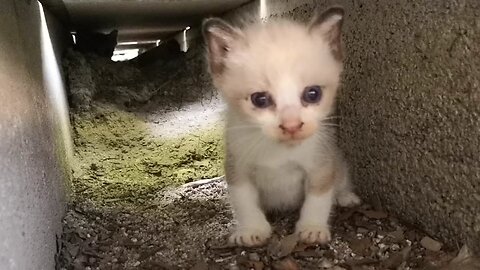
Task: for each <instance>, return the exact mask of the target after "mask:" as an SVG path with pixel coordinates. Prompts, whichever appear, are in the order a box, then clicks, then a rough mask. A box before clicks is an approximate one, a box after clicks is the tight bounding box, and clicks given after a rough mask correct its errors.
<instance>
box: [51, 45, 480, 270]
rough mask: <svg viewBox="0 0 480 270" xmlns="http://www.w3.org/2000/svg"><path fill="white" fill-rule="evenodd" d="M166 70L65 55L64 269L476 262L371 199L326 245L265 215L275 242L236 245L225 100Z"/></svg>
mask: <svg viewBox="0 0 480 270" xmlns="http://www.w3.org/2000/svg"><path fill="white" fill-rule="evenodd" d="M189 57H191V58H190V60H192V58H194V60H195V59H196V58H195V57H198V56H196V55H193V56H189ZM170 65H171V66H170V67H168V66H162V67H155V69H159V71H158V72H156V70H152V69H150V70H142V69H140V68H137V67H135V66H133V65H131V64H129V63H111V62H110V61H109V60H107V59H100V58H96V57H93V56H85V55H81V54H78V53H75V52H70V53H69V55H68V56H67V58H66V60H65V70H66V73H67V77H68V82H69V86H70V104H71V106H72V123H73V135H74V141H75V147H76V149H75V151H76V154H75V160H76V164H74V169H73V179H72V196H71V199H72V200H71V203H70V205H69V209H68V213H67V215H66V217H65V219H64V232H63V235H62V238H61V239H60V240H59V254H58V256H57V262H58V263H57V269H68V270H70V269H75V270H76V269H99V270H104V269H196V270H204V269H205V270H206V269H232V270H233V269H255V270H262V269H265V270H266V269H279V270H295V269H334V270H342V269H352V270H360V269H405V270H406V269H459V270H460V269H480V262H478V261H476V260H475V259H474V258H473V257H472V255H471V254H470V251H469V250H468V248H467V247H463V248H462V249H461V250H460V251H458V249H460V247H458V249H457V250H453V249H449V248H447V247H444V246H443V245H442V244H441V243H440V242H438V241H436V240H434V239H432V238H434V236H427V235H425V234H424V233H422V232H421V231H419V230H416V229H415V228H414V227H412V226H408V225H407V224H403V223H402V222H401V221H399V220H397V219H396V218H395V216H394V215H391V214H389V213H385V212H383V211H382V210H381V209H380V208H379V206H377V207H376V209H373V207H371V206H369V205H366V204H365V205H362V206H360V207H357V208H354V209H345V208H338V209H336V210H335V211H334V213H333V214H332V217H331V224H332V233H333V240H332V242H331V243H330V244H328V245H327V246H306V245H303V244H300V243H297V239H296V236H295V235H291V233H292V230H293V226H294V224H295V220H296V218H297V216H298V213H294V212H292V213H283V214H281V215H272V216H270V219H271V221H272V223H273V224H274V235H273V237H272V239H271V240H270V241H269V244H268V245H266V246H264V247H260V248H240V247H233V246H229V245H228V244H226V242H225V241H226V238H227V237H228V234H229V231H230V230H231V228H232V226H233V224H232V213H231V210H230V208H229V205H228V201H227V198H226V183H225V181H224V179H223V177H222V175H223V169H222V157H223V154H224V150H223V140H222V136H221V128H222V116H221V111H222V110H223V108H224V105H223V103H222V102H221V101H220V100H219V99H217V97H216V95H215V94H214V93H213V92H212V91H213V89H212V88H211V86H210V85H208V83H205V84H202V85H204V86H205V87H206V88H207V90H205V91H203V92H202V91H200V93H199V94H192V93H190V92H188V89H189V88H188V87H191V85H193V84H197V83H198V81H196V80H193V81H191V82H189V83H190V85H188V83H185V81H187V79H186V77H189V78H192V77H194V76H188V68H186V66H185V64H184V63H183V64H182V63H180V64H179V63H171V64H170ZM179 67H181V68H183V69H184V70H187V71H185V72H187V74H182V73H181V72H180V73H179V72H176V73H175V74H177V75H176V76H171V75H169V74H168V72H166V71H165V70H167V71H168V69H169V68H170V69H173V70H175V69H178V68H179ZM162 72H163V73H162ZM152 74H155V76H154V77H152ZM162 74H163V75H162ZM165 74H166V75H165ZM167 82H168V83H167ZM179 96H180V97H179ZM202 179H204V180H205V179H208V180H206V181H196V180H202ZM443 266H446V267H449V268H441V267H443Z"/></svg>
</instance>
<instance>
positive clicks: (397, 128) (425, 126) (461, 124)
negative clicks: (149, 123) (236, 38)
mask: <svg viewBox="0 0 480 270" xmlns="http://www.w3.org/2000/svg"><path fill="white" fill-rule="evenodd" d="M332 3H338V4H341V5H343V6H344V7H345V8H346V11H347V16H346V19H345V27H344V30H345V31H344V32H345V36H344V37H345V39H344V40H345V44H346V50H347V60H346V68H345V74H344V87H343V89H342V92H341V95H340V97H339V106H338V107H339V114H340V116H341V117H342V118H341V121H340V124H341V128H340V144H341V145H342V147H343V149H344V150H345V151H346V154H347V157H348V159H349V160H350V161H351V163H352V167H353V170H352V171H353V176H354V181H355V185H356V187H357V190H358V191H359V192H360V194H361V195H362V197H363V198H364V199H365V200H367V201H369V202H371V203H373V204H374V205H376V206H378V207H382V208H385V209H386V210H388V211H389V212H391V213H393V214H394V215H397V216H399V217H400V218H402V219H403V220H405V221H407V222H410V223H412V224H415V225H417V226H420V227H421V228H423V229H424V230H425V231H426V232H428V233H430V234H431V235H432V236H433V237H436V238H440V239H441V240H443V241H445V242H447V243H448V244H450V245H451V246H453V247H455V246H457V245H461V244H463V243H468V244H470V246H474V247H475V248H476V249H477V250H480V214H479V213H480V89H479V88H480V81H479V80H480V2H479V1H477V0H464V1H453V0H451V1H449V0H447V1H426V0H424V1H407V0H394V1H324V0H319V1H305V0H299V1H288V0H282V1H280V0H265V1H254V2H253V3H251V4H249V5H247V6H244V7H243V8H240V9H238V10H236V11H235V12H234V13H231V14H228V15H227V16H226V17H227V18H229V19H232V20H236V19H238V18H242V17H243V16H244V14H249V15H250V16H251V14H254V15H255V16H259V17H270V16H280V17H290V18H294V19H297V20H305V19H308V18H309V17H310V15H311V13H312V11H313V9H314V7H315V5H320V6H325V7H326V6H328V5H330V4H332Z"/></svg>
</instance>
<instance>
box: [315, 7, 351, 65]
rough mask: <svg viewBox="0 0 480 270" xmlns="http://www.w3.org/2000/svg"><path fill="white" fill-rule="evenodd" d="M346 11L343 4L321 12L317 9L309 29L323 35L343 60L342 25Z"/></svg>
mask: <svg viewBox="0 0 480 270" xmlns="http://www.w3.org/2000/svg"><path fill="white" fill-rule="evenodd" d="M344 16H345V11H344V9H343V8H342V7H341V6H332V7H330V8H328V9H327V10H325V11H323V12H321V11H320V10H317V11H316V12H315V14H314V16H313V19H312V20H311V22H310V26H309V31H310V33H314V34H316V35H320V36H322V37H323V38H324V39H325V40H326V41H327V42H328V43H329V45H330V48H331V49H332V53H333V55H334V56H335V58H337V59H338V60H343V47H342V25H343V17H344Z"/></svg>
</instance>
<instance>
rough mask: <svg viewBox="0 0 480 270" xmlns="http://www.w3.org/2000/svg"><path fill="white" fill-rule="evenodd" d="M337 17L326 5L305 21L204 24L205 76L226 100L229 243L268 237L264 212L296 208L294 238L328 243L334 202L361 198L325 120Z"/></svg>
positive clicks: (336, 65) (335, 71) (338, 64)
mask: <svg viewBox="0 0 480 270" xmlns="http://www.w3.org/2000/svg"><path fill="white" fill-rule="evenodd" d="M343 15H344V12H343V9H342V8H340V7H332V8H330V9H328V10H327V11H325V12H323V13H322V14H319V13H318V14H317V15H316V16H314V18H313V19H312V21H311V22H310V24H308V25H304V24H299V23H295V22H292V21H287V20H277V21H271V22H268V23H254V24H251V25H248V26H246V27H243V28H242V29H240V28H236V27H233V26H231V25H229V24H227V23H226V22H224V21H222V20H220V19H208V20H206V21H205V22H204V24H203V34H204V37H205V40H206V43H207V47H208V62H209V67H210V73H211V76H212V79H213V82H214V85H215V87H217V88H218V89H219V90H220V92H221V93H222V95H223V96H224V98H225V100H226V101H227V103H228V115H227V127H226V143H227V158H226V166H225V167H226V179H227V182H228V189H229V195H230V199H231V203H232V206H233V210H234V214H235V217H236V219H237V223H238V224H237V228H236V230H235V232H234V233H233V234H232V236H231V237H230V240H231V241H232V242H234V243H237V244H238V245H245V246H255V245H261V244H263V243H264V242H265V241H266V240H267V239H268V238H269V237H270V234H271V231H272V230H271V227H270V224H269V223H268V221H267V219H266V217H265V211H266V210H271V209H280V210H282V209H289V208H295V207H301V212H300V219H299V221H298V222H297V224H296V232H297V233H298V234H299V236H300V239H301V240H303V241H304V242H308V243H314V242H315V243H326V242H328V241H329V240H330V238H331V236H330V230H329V226H328V218H329V214H330V211H331V207H332V204H333V203H334V201H335V199H336V201H337V202H338V203H339V204H340V205H342V206H347V205H353V204H357V203H359V202H360V200H359V198H358V197H357V196H356V195H355V194H354V193H352V191H351V189H350V186H349V179H348V178H349V174H348V169H347V165H346V163H345V161H344V159H343V157H342V155H341V153H340V152H339V150H338V149H337V147H336V145H335V137H334V130H333V128H332V127H331V126H329V125H328V123H326V120H328V119H329V115H330V114H331V113H332V112H333V110H334V101H335V96H336V92H337V88H338V86H339V83H340V75H341V72H342V66H343V64H342V59H343V54H342V44H341V26H342V21H343Z"/></svg>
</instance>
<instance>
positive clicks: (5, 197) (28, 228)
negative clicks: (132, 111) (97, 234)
mask: <svg viewBox="0 0 480 270" xmlns="http://www.w3.org/2000/svg"><path fill="white" fill-rule="evenodd" d="M0 5H1V8H0V20H1V23H0V100H1V103H2V105H1V108H0V110H1V113H0V268H1V269H18V270H29V269H46V270H47V269H48V270H50V269H55V254H56V236H58V235H59V233H60V232H61V219H62V216H63V210H64V205H65V204H64V203H65V202H64V187H65V180H66V178H67V175H68V172H67V171H66V168H67V166H66V162H68V151H67V149H69V146H68V142H69V140H68V138H69V137H68V136H69V129H68V117H67V118H66V116H67V112H66V107H65V97H64V94H63V93H64V91H63V82H62V77H61V73H60V71H59V66H58V64H57V62H56V60H57V59H58V58H57V57H58V56H59V55H60V54H59V53H57V54H55V51H58V46H57V45H59V44H60V43H59V41H60V38H59V36H58V33H59V32H58V31H59V30H60V28H59V24H57V23H55V21H54V18H53V17H51V16H48V15H47V18H46V19H45V18H44V20H43V23H42V16H41V15H42V14H41V11H40V7H39V5H38V3H37V2H36V1H32V0H1V1H0ZM45 20H49V23H48V24H49V25H50V26H51V27H52V31H51V32H50V33H49V32H48V31H45V30H46V28H45V27H46V21H45ZM55 25H56V27H54V26H55ZM54 28H55V29H54ZM53 34H55V35H53ZM49 35H53V38H52V40H54V41H55V44H52V43H51V42H50V40H49V39H50V37H49ZM57 38H58V39H57Z"/></svg>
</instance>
